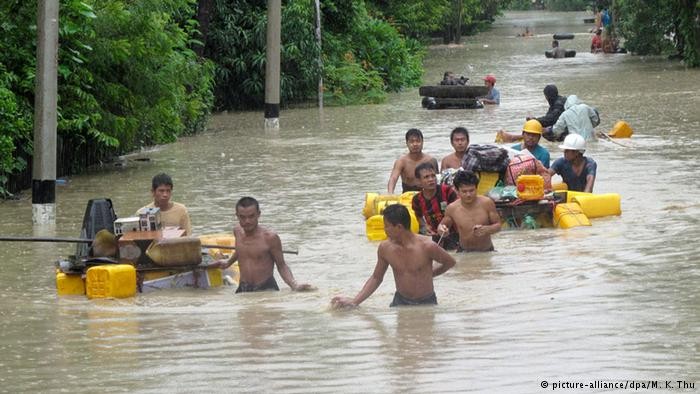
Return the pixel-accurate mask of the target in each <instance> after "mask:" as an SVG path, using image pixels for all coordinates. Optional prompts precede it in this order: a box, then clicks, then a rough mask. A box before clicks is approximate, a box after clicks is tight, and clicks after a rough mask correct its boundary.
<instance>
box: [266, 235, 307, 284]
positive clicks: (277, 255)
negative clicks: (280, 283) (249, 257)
mask: <svg viewBox="0 0 700 394" xmlns="http://www.w3.org/2000/svg"><path fill="white" fill-rule="evenodd" d="M268 242H269V243H270V254H271V255H272V259H273V260H274V262H275V264H276V265H277V272H279V274H280V277H282V280H284V283H286V284H287V285H288V286H289V287H290V288H291V289H292V290H294V291H303V290H311V289H312V288H313V287H312V286H311V285H309V284H306V283H304V284H298V283H297V281H296V280H295V279H294V275H293V274H292V270H291V269H290V268H289V266H288V265H287V263H286V262H285V261H284V254H283V253H282V241H281V240H280V237H279V235H277V234H272V236H271V237H270V239H269V240H268Z"/></svg>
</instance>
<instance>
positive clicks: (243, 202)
mask: <svg viewBox="0 0 700 394" xmlns="http://www.w3.org/2000/svg"><path fill="white" fill-rule="evenodd" d="M236 217H237V218H238V225H237V226H236V227H234V228H233V235H234V236H235V237H236V252H235V253H234V254H233V256H231V258H229V259H228V261H227V260H220V261H218V263H219V264H218V265H219V266H220V267H221V268H224V269H225V268H228V267H230V266H231V264H233V263H234V262H235V261H238V266H239V269H240V271H241V281H240V284H239V286H238V289H237V290H236V293H241V292H250V291H262V290H279V287H278V286H277V282H276V281H275V277H274V275H273V268H274V266H275V265H277V272H279V274H280V276H281V277H282V280H284V282H285V283H286V284H287V285H289V287H291V289H292V290H294V291H307V290H315V289H314V287H313V286H311V285H309V284H298V283H297V281H296V280H295V279H294V275H292V270H290V269H289V266H287V263H285V261H284V255H283V254H282V241H280V237H279V235H277V233H276V232H274V231H272V230H270V229H268V228H265V227H261V226H258V219H259V218H260V206H259V204H258V201H257V200H256V199H254V198H253V197H243V198H241V199H240V200H238V202H237V203H236Z"/></svg>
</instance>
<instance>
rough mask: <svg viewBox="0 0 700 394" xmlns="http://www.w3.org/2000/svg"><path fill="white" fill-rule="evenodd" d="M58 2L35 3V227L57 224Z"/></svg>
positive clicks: (46, 0) (57, 0) (33, 171)
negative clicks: (37, 6) (36, 5)
mask: <svg viewBox="0 0 700 394" xmlns="http://www.w3.org/2000/svg"><path fill="white" fill-rule="evenodd" d="M58 3H59V0H40V1H39V3H38V5H39V9H38V15H37V28H38V29H37V30H38V33H37V34H38V37H37V49H36V64H37V67H36V87H35V91H34V157H33V168H32V221H33V222H34V223H35V224H53V223H55V222H56V122H57V119H56V100H57V91H58V82H57V68H58Z"/></svg>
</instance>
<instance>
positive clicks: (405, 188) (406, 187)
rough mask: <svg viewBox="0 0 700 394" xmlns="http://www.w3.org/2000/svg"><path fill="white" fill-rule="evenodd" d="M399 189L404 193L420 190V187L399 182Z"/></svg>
mask: <svg viewBox="0 0 700 394" xmlns="http://www.w3.org/2000/svg"><path fill="white" fill-rule="evenodd" d="M401 190H402V191H403V192H404V193H405V192H419V191H421V187H420V186H411V185H407V184H405V183H403V182H401Z"/></svg>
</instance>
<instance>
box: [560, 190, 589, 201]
mask: <svg viewBox="0 0 700 394" xmlns="http://www.w3.org/2000/svg"><path fill="white" fill-rule="evenodd" d="M592 195H593V193H586V192H576V191H573V190H567V191H566V202H567V203H569V202H573V201H574V197H577V196H592Z"/></svg>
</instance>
